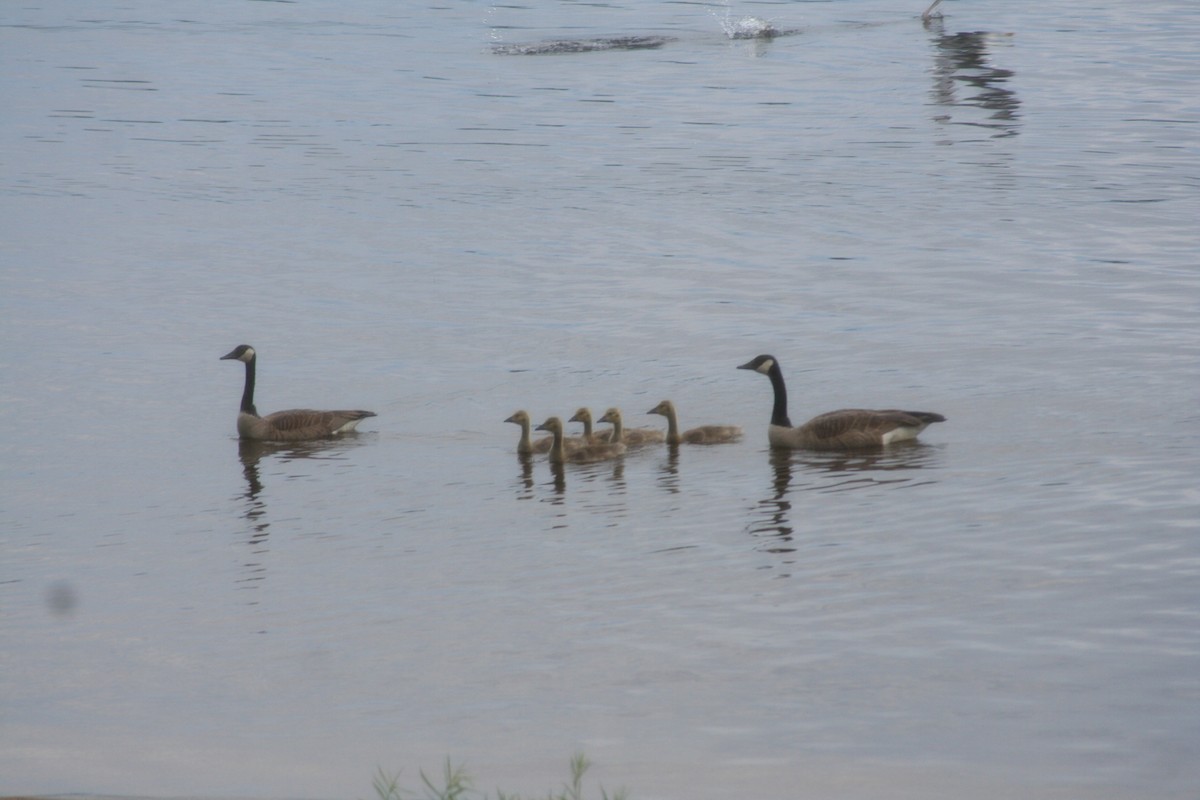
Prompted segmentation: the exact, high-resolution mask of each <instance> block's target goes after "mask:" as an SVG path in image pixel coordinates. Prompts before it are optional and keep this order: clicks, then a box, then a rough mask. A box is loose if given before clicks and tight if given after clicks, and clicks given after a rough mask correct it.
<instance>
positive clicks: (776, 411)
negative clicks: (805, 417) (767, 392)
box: [767, 361, 792, 428]
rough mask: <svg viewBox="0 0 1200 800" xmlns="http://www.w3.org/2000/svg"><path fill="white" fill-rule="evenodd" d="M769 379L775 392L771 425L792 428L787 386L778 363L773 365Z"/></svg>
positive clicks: (769, 372)
mask: <svg viewBox="0 0 1200 800" xmlns="http://www.w3.org/2000/svg"><path fill="white" fill-rule="evenodd" d="M767 377H768V378H770V379H771V388H772V389H774V390H775V407H774V408H773V409H771V424H772V425H779V426H781V427H784V428H790V427H792V421H791V420H790V419H788V411H787V386H785V385H784V383H783V370H781V369H780V368H779V362H778V361H776V362H775V363H774V364H772V365H771V369H770V371H768V372H767Z"/></svg>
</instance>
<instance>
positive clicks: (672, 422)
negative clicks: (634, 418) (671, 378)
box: [646, 400, 742, 444]
mask: <svg viewBox="0 0 1200 800" xmlns="http://www.w3.org/2000/svg"><path fill="white" fill-rule="evenodd" d="M646 413H647V414H661V415H662V416H664V417H666V418H667V444H680V443H683V442H687V443H688V444H722V443H724V442H736V441H737V440H738V439H740V438H742V429H741V428H740V427H738V426H737V425H701V426H700V427H698V428H692V429H690V430H686V431H684V432H683V433H680V432H679V419H678V417H677V416H676V415H675V404H674V403H672V402H671V401H670V400H663V401H662V402H661V403H659V404H658V405H656V406H655V407H654V408H652V409H650V410H649V411H647V412H646Z"/></svg>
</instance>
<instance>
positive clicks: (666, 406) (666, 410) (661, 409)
mask: <svg viewBox="0 0 1200 800" xmlns="http://www.w3.org/2000/svg"><path fill="white" fill-rule="evenodd" d="M674 410H675V405H674V403H672V402H671V401H670V400H663V401H662V402H661V403H659V404H658V405H656V406H655V407H654V408H652V409H650V410H649V411H647V412H646V413H647V414H662V415H663V416H664V417H665V416H667V415H668V414H670V413H671V412H672V411H674Z"/></svg>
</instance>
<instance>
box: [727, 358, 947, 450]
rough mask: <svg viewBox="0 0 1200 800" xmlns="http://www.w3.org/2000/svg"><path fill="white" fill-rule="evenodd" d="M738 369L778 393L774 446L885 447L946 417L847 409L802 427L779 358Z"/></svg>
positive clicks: (771, 431)
mask: <svg viewBox="0 0 1200 800" xmlns="http://www.w3.org/2000/svg"><path fill="white" fill-rule="evenodd" d="M738 369H749V370H753V371H755V372H760V373H762V374H763V375H766V376H767V377H768V378H770V379H771V388H772V389H773V390H774V391H775V406H774V408H773V409H772V410H771V424H770V425H768V426H767V441H768V442H770V444H771V446H772V447H781V448H789V447H790V448H803V449H807V450H855V449H859V448H867V447H883V446H884V445H889V444H892V443H893V442H903V441H908V440H911V439H916V438H917V434H918V433H920V432H921V431H923V430H925V428H926V427H927V426H929V425H931V424H933V423H934V422H945V421H946V418H945V417H943V416H942V415H941V414H935V413H934V412H932V411H897V410H895V409H886V410H883V411H871V410H868V409H863V408H843V409H841V410H840V411H827V412H825V413H824V414H818V415H817V416H815V417H813V418H812V419H810V420H809V421H808V422H806V423H804V424H803V425H801V426H800V427H798V428H795V427H792V421H791V419H789V418H788V405H787V403H788V400H787V387H786V386H785V385H784V383H783V370H781V369H780V368H779V361H777V360H776V358H775V356H770V355H761V356H756V357H755V358H754V359H753V360H751V361H747V362H746V363H745V364H742V365H741V366H739V367H738Z"/></svg>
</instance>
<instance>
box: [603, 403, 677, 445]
mask: <svg viewBox="0 0 1200 800" xmlns="http://www.w3.org/2000/svg"><path fill="white" fill-rule="evenodd" d="M598 421H599V422H607V423H609V424H610V425H612V433H611V435H610V437H609V441H610V442H624V443H625V444H626V445H628V446H629V447H641V446H642V445H647V444H658V443H660V442H664V441H666V439H667V436H666V434H664V433H663V432H662V431H660V430H655V429H654V428H626V427H625V423H624V421H623V420H622V418H621V409H619V408H616V407H613V408H610V409H609V410H608V411H605V412H604V416H603V417H601V418H600V419H599V420H598Z"/></svg>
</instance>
